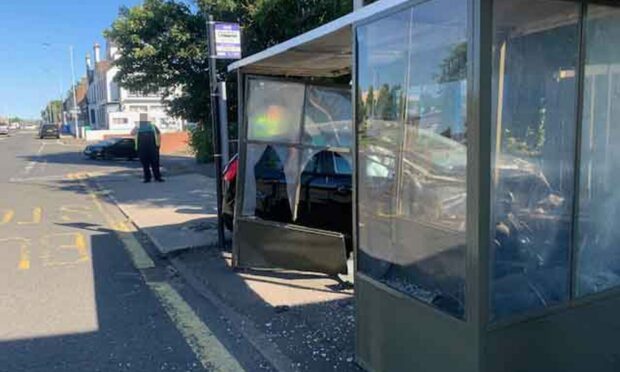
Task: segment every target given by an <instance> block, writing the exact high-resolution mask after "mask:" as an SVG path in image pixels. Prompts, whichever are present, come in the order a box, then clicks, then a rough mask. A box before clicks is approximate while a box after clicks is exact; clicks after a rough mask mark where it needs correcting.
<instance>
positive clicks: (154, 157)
mask: <svg viewBox="0 0 620 372" xmlns="http://www.w3.org/2000/svg"><path fill="white" fill-rule="evenodd" d="M159 146H160V132H159V128H157V126H155V125H153V123H151V122H150V121H148V117H147V115H146V114H140V124H139V126H138V128H137V129H136V151H137V152H138V157H139V158H140V163H142V170H143V173H144V183H149V182H151V170H152V175H153V176H154V177H155V181H157V182H164V179H163V178H162V177H161V173H160V171H159Z"/></svg>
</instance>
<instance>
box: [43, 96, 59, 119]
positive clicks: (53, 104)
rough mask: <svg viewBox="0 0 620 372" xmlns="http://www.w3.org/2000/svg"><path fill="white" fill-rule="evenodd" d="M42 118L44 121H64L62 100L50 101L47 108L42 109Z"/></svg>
mask: <svg viewBox="0 0 620 372" xmlns="http://www.w3.org/2000/svg"><path fill="white" fill-rule="evenodd" d="M41 119H42V120H43V121H44V122H49V121H50V119H51V121H52V122H54V123H60V122H62V101H60V100H53V101H49V102H48V103H47V105H45V108H44V109H43V110H41Z"/></svg>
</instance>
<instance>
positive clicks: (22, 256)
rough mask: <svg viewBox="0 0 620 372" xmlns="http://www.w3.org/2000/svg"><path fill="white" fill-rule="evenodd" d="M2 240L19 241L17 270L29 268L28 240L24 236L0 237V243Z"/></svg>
mask: <svg viewBox="0 0 620 372" xmlns="http://www.w3.org/2000/svg"><path fill="white" fill-rule="evenodd" d="M3 242H18V243H19V263H18V264H17V268H18V269H19V270H28V269H30V240H29V239H25V238H6V239H0V243H3Z"/></svg>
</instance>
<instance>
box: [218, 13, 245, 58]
mask: <svg viewBox="0 0 620 372" xmlns="http://www.w3.org/2000/svg"><path fill="white" fill-rule="evenodd" d="M215 56H216V57H217V58H220V59H240V58H241V28H240V27H239V25H238V24H237V23H224V22H216V23H215Z"/></svg>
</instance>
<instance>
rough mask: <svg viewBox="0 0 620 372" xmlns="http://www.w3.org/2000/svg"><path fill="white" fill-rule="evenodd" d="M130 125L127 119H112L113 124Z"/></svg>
mask: <svg viewBox="0 0 620 372" xmlns="http://www.w3.org/2000/svg"><path fill="white" fill-rule="evenodd" d="M128 123H129V119H127V118H113V119H112V124H117V125H124V124H128Z"/></svg>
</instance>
